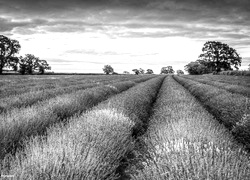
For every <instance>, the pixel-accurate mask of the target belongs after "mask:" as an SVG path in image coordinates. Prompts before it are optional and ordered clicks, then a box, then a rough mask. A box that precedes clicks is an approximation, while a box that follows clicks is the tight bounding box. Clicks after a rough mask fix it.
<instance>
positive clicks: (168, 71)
mask: <svg viewBox="0 0 250 180" xmlns="http://www.w3.org/2000/svg"><path fill="white" fill-rule="evenodd" d="M173 73H174V69H173V67H172V66H167V67H163V68H161V74H173Z"/></svg>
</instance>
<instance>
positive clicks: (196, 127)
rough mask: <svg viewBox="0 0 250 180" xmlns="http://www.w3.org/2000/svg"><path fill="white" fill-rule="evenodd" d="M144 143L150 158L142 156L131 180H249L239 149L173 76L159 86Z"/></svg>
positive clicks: (244, 157) (248, 168)
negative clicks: (139, 165)
mask: <svg viewBox="0 0 250 180" xmlns="http://www.w3.org/2000/svg"><path fill="white" fill-rule="evenodd" d="M144 141H145V144H146V145H147V151H148V155H147V157H145V155H146V154H145V153H144V154H141V157H144V158H142V160H143V159H144V161H142V163H141V164H142V168H141V170H140V169H137V172H136V173H134V174H133V178H132V179H135V180H142V179H143V180H152V179H157V180H165V179H178V180H181V179H183V180H186V179H197V180H198V179H208V180H209V179H211V180H212V179H241V180H247V179H249V175H250V165H249V157H248V156H247V155H246V153H245V152H244V150H243V149H242V148H241V146H239V145H238V144H237V143H236V142H235V141H234V139H233V137H232V135H231V134H230V133H229V132H228V130H227V129H226V128H225V127H224V126H223V125H221V124H219V123H218V121H216V120H215V119H213V117H212V116H211V114H209V113H208V112H207V111H206V110H205V109H204V108H203V107H202V105H201V104H200V103H199V102H198V101H197V100H196V99H195V98H194V97H193V96H192V95H190V93H189V92H188V91H187V90H185V89H184V88H183V87H182V86H181V85H180V84H178V83H177V82H176V81H174V80H173V79H172V78H171V77H168V78H167V79H165V81H164V82H163V85H162V88H161V90H160V92H159V95H158V99H157V100H156V103H155V106H154V111H153V115H152V116H151V118H150V121H149V128H148V132H147V133H146V134H145V135H144ZM138 153H140V151H138Z"/></svg>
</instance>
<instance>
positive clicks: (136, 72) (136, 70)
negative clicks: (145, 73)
mask: <svg viewBox="0 0 250 180" xmlns="http://www.w3.org/2000/svg"><path fill="white" fill-rule="evenodd" d="M132 71H134V73H135V74H136V75H138V74H139V73H140V71H139V70H138V69H133V70H132Z"/></svg>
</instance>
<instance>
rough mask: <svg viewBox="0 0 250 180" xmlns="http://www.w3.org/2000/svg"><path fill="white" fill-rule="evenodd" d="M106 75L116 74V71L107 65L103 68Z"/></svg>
mask: <svg viewBox="0 0 250 180" xmlns="http://www.w3.org/2000/svg"><path fill="white" fill-rule="evenodd" d="M103 71H104V73H106V74H110V73H113V72H114V69H113V68H112V67H111V66H110V65H105V66H104V68H103Z"/></svg>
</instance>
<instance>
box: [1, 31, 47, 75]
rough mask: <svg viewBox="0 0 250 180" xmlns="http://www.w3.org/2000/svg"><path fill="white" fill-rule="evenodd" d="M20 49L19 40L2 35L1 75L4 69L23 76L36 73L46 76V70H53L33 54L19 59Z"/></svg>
mask: <svg viewBox="0 0 250 180" xmlns="http://www.w3.org/2000/svg"><path fill="white" fill-rule="evenodd" d="M20 49H21V45H20V44H19V42H18V41H17V40H14V39H10V38H8V37H6V36H4V35H0V74H2V73H3V69H4V68H11V69H13V70H14V71H18V72H19V73H21V74H32V73H33V72H34V71H38V72H39V73H40V74H44V72H45V70H50V69H51V67H50V66H49V64H48V63H47V61H46V60H41V59H39V57H36V56H34V55H33V54H26V55H25V56H24V57H22V56H20V57H17V56H16V54H18V53H19V51H20Z"/></svg>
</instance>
